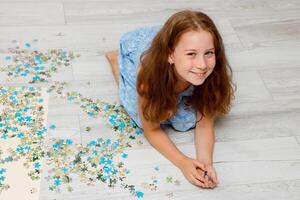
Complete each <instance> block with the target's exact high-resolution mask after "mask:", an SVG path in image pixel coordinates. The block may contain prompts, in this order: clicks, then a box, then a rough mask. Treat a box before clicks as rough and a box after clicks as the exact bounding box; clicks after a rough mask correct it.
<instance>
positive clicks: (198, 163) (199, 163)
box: [194, 160, 206, 171]
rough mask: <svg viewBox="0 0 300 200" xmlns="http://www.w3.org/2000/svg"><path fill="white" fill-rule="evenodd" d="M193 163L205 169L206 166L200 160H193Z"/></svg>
mask: <svg viewBox="0 0 300 200" xmlns="http://www.w3.org/2000/svg"><path fill="white" fill-rule="evenodd" d="M194 164H195V165H196V166H197V167H199V168H200V169H202V170H203V171H206V166H205V165H204V164H202V163H201V162H199V161H198V160H194Z"/></svg>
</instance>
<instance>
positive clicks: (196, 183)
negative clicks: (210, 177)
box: [191, 176, 206, 188]
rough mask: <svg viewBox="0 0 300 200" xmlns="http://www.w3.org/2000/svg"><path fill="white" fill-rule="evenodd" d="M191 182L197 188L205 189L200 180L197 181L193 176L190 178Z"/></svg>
mask: <svg viewBox="0 0 300 200" xmlns="http://www.w3.org/2000/svg"><path fill="white" fill-rule="evenodd" d="M191 182H192V183H193V184H194V185H196V186H199V187H203V188H205V187H206V186H205V184H204V183H203V182H201V181H200V180H198V179H197V178H195V177H194V176H192V177H191Z"/></svg>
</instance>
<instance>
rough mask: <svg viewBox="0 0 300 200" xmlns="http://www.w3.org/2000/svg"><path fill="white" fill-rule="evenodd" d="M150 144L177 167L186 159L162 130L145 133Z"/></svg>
mask: <svg viewBox="0 0 300 200" xmlns="http://www.w3.org/2000/svg"><path fill="white" fill-rule="evenodd" d="M144 135H145V137H146V139H147V140H148V142H149V143H150V144H151V145H152V146H153V147H154V148H155V149H156V150H157V151H159V152H160V153H161V154H163V156H165V157H166V158H167V159H168V160H169V161H171V162H172V163H173V164H174V165H175V166H177V167H179V166H180V163H181V161H182V160H183V159H184V158H185V157H186V156H185V155H184V154H183V153H182V152H181V151H180V150H179V149H178V148H177V147H176V146H175V144H174V143H173V142H172V141H171V140H170V138H169V137H168V135H167V134H166V133H165V132H164V131H163V130H162V129H156V130H153V131H148V132H145V134H144Z"/></svg>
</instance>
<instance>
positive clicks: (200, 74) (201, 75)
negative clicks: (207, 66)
mask: <svg viewBox="0 0 300 200" xmlns="http://www.w3.org/2000/svg"><path fill="white" fill-rule="evenodd" d="M192 73H193V74H195V75H196V76H198V77H200V78H201V77H204V76H205V75H206V72H204V73H195V72H192Z"/></svg>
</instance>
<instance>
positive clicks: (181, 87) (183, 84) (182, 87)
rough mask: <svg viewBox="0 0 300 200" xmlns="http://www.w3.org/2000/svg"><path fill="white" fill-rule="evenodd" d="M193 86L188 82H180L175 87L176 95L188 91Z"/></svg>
mask: <svg viewBox="0 0 300 200" xmlns="http://www.w3.org/2000/svg"><path fill="white" fill-rule="evenodd" d="M190 85H191V84H190V83H189V82H187V81H184V82H183V81H178V82H177V83H176V86H175V94H179V93H181V92H183V91H184V90H186V89H187V88H188V87H189V86H190Z"/></svg>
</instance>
